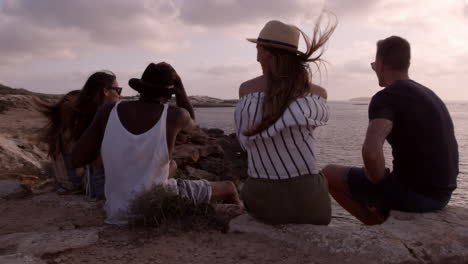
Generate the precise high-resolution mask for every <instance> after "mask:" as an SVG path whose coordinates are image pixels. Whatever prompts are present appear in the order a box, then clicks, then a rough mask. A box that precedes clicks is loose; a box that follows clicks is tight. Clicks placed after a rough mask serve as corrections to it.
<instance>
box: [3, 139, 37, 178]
mask: <svg viewBox="0 0 468 264" xmlns="http://www.w3.org/2000/svg"><path fill="white" fill-rule="evenodd" d="M45 159H46V154H45V153H44V152H42V151H41V150H39V149H38V148H37V147H36V146H34V145H32V144H31V143H28V142H22V141H19V140H17V139H12V138H5V137H0V168H2V174H8V173H16V174H26V175H38V174H39V175H41V174H44V171H43V168H42V164H41V162H42V161H43V160H45Z"/></svg>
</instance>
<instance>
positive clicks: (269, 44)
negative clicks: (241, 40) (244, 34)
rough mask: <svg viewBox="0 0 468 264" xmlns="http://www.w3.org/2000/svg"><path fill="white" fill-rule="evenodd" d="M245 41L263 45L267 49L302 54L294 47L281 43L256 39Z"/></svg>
mask: <svg viewBox="0 0 468 264" xmlns="http://www.w3.org/2000/svg"><path fill="white" fill-rule="evenodd" d="M247 41H250V42H252V43H256V44H260V45H264V46H267V47H272V48H277V49H282V50H287V51H290V52H293V53H296V54H304V53H303V52H302V51H299V50H298V49H297V48H296V47H293V46H289V45H288V44H285V43H281V42H275V41H273V40H259V39H256V38H248V39H247Z"/></svg>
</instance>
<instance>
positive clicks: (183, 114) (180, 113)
mask: <svg viewBox="0 0 468 264" xmlns="http://www.w3.org/2000/svg"><path fill="white" fill-rule="evenodd" d="M167 118H168V119H169V120H171V121H173V122H174V121H175V122H176V123H177V124H179V125H182V126H183V124H185V123H187V122H188V121H189V120H190V119H191V117H190V113H189V112H188V111H187V110H186V109H184V108H182V107H177V106H173V105H170V106H169V108H168V109H167Z"/></svg>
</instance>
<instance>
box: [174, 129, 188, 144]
mask: <svg viewBox="0 0 468 264" xmlns="http://www.w3.org/2000/svg"><path fill="white" fill-rule="evenodd" d="M188 141H189V135H188V134H187V133H183V132H181V133H179V134H177V136H176V142H175V143H176V145H181V144H186V143H187V142H188Z"/></svg>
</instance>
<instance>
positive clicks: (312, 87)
mask: <svg viewBox="0 0 468 264" xmlns="http://www.w3.org/2000/svg"><path fill="white" fill-rule="evenodd" d="M310 93H312V94H316V95H319V96H321V97H323V98H325V99H327V98H328V93H327V90H325V88H323V87H321V86H318V85H316V84H313V83H310Z"/></svg>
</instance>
